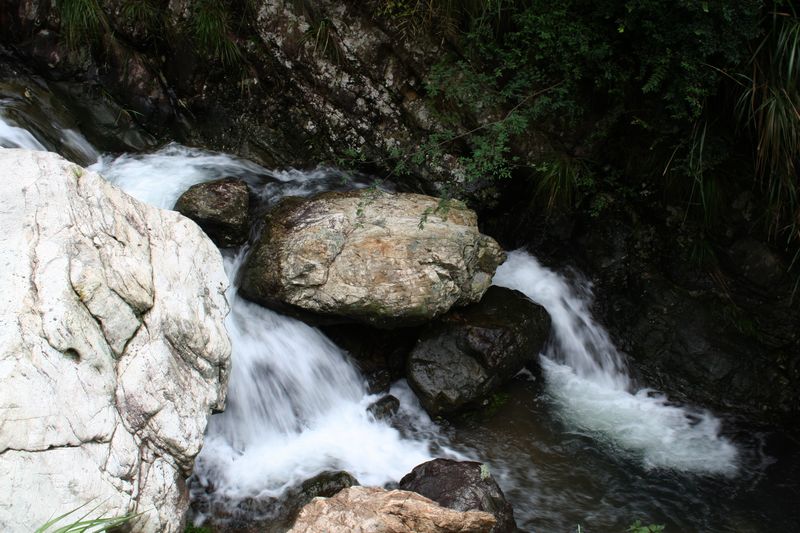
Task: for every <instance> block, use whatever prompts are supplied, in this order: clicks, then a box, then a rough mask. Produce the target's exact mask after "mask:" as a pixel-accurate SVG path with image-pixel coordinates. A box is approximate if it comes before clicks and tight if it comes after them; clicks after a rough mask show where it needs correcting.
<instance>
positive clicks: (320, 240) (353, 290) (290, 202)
mask: <svg viewBox="0 0 800 533" xmlns="http://www.w3.org/2000/svg"><path fill="white" fill-rule="evenodd" d="M504 258H505V253H504V252H503V251H502V250H501V249H500V247H499V246H498V244H497V243H496V242H495V241H494V240H493V239H491V238H490V237H487V236H485V235H482V234H481V233H480V232H479V231H478V228H477V218H476V215H475V213H474V212H473V211H472V210H470V209H467V208H466V207H465V206H464V205H463V204H461V203H460V202H455V201H453V202H450V203H449V205H448V206H447V207H446V208H444V209H443V208H441V206H440V203H439V200H438V199H436V198H433V197H430V196H423V195H418V194H400V193H386V192H381V191H372V190H361V191H353V192H349V193H324V194H321V195H319V196H316V197H314V198H312V199H299V198H287V199H284V200H283V201H281V203H280V204H279V205H278V206H277V207H276V208H275V209H274V210H273V211H271V212H270V213H269V214H268V216H267V219H266V222H265V228H264V232H263V234H262V236H261V239H260V241H259V242H258V244H257V245H256V247H255V249H254V250H253V252H252V253H251V255H250V257H249V258H248V260H247V263H246V265H245V267H244V273H243V275H242V284H241V294H242V295H243V296H244V297H246V298H248V299H251V300H254V301H256V302H259V303H263V304H266V305H268V306H270V305H272V306H278V307H280V308H286V307H290V308H295V309H300V310H302V311H307V312H311V313H314V314H318V315H322V316H324V317H327V318H332V319H335V320H340V321H358V322H363V323H368V324H372V325H375V326H380V327H400V326H408V325H414V324H420V323H423V322H425V321H427V320H429V319H431V318H433V317H435V316H438V315H441V314H442V313H444V312H446V311H447V310H449V309H450V308H451V307H453V306H458V305H466V304H469V303H471V302H475V301H477V300H479V299H480V298H481V296H482V295H483V293H484V292H485V291H486V289H487V288H488V287H489V285H490V284H491V280H492V276H493V275H494V271H495V269H496V268H497V266H498V265H499V264H500V263H501V262H502V261H503V260H504Z"/></svg>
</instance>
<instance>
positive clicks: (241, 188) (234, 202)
mask: <svg viewBox="0 0 800 533" xmlns="http://www.w3.org/2000/svg"><path fill="white" fill-rule="evenodd" d="M248 207H249V190H248V187H247V183H246V182H245V181H244V180H241V179H238V178H223V179H220V180H214V181H210V182H206V183H198V184H197V185H193V186H191V187H189V189H188V190H187V191H186V192H185V193H183V194H182V195H181V196H180V198H178V201H177V202H176V203H175V210H176V211H178V212H179V213H180V214H182V215H183V216H185V217H187V218H190V219H192V220H194V221H195V222H197V224H198V225H199V226H200V228H202V230H203V231H204V232H205V233H206V235H208V236H209V237H211V240H212V241H214V242H215V243H217V245H218V246H222V247H230V246H239V245H241V244H244V243H245V242H246V241H247V237H248V235H249V232H250V216H249V212H248Z"/></svg>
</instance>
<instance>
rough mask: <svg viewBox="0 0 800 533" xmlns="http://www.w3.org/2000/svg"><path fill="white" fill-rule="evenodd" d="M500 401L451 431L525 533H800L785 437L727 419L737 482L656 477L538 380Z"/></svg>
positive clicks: (792, 446) (799, 467)
mask: <svg viewBox="0 0 800 533" xmlns="http://www.w3.org/2000/svg"><path fill="white" fill-rule="evenodd" d="M497 400H499V401H495V402H494V403H495V404H497V405H494V406H493V407H492V406H490V407H488V408H486V409H485V410H483V411H481V412H477V413H473V414H471V415H469V416H464V417H461V418H458V419H456V420H454V421H451V422H450V423H449V427H448V428H447V432H448V433H449V437H450V439H451V440H452V443H453V444H454V445H455V446H456V447H458V448H461V449H462V450H465V451H469V454H470V455H473V456H477V457H480V458H481V460H483V461H486V462H487V463H489V464H490V465H491V468H492V472H493V474H494V475H495V477H496V478H497V479H498V481H499V482H500V484H501V486H502V487H503V490H504V491H505V493H506V496H507V498H508V499H509V500H510V501H511V503H512V504H513V506H514V509H515V516H516V518H517V524H518V526H519V527H521V528H522V529H524V530H527V531H531V532H535V533H551V532H552V533H566V532H575V531H577V527H578V525H580V526H581V531H583V532H586V533H606V532H623V531H625V530H626V529H627V528H628V527H629V526H630V525H631V523H633V522H634V521H635V520H637V519H638V520H641V521H642V523H644V524H663V525H665V526H666V528H665V532H666V533H683V532H709V533H723V532H724V533H729V532H730V533H733V532H736V533H767V532H769V533H776V532H781V533H783V532H787V533H788V532H792V531H800V451H798V446H797V442H794V441H792V440H791V439H790V438H789V437H787V436H785V435H783V434H781V433H780V432H778V431H775V430H770V431H767V430H765V429H763V428H760V429H756V428H754V427H752V426H748V425H746V424H744V423H742V422H739V421H736V420H735V419H733V418H731V417H728V418H725V417H723V427H724V429H723V431H724V432H725V436H726V437H727V438H729V439H730V440H732V441H733V442H735V443H736V445H737V447H738V449H739V454H740V455H739V471H738V473H737V474H736V475H735V476H732V477H724V476H711V475H693V474H685V473H680V472H675V471H670V470H652V469H651V470H647V469H645V468H644V467H643V466H642V465H641V463H639V462H638V461H637V460H636V459H635V458H632V457H630V456H628V455H627V454H625V453H624V452H623V451H622V450H615V449H613V448H611V447H609V446H608V445H606V444H604V443H603V442H602V441H600V440H598V439H597V438H596V437H594V436H588V435H582V434H578V433H575V432H573V431H570V429H569V428H568V427H567V426H566V425H564V424H563V423H561V422H560V421H559V416H558V412H557V411H556V410H555V407H554V406H553V404H552V403H551V402H550V401H549V399H548V397H547V394H546V392H545V391H544V390H543V389H542V387H541V386H540V385H539V383H538V382H531V381H528V380H524V379H517V380H515V381H513V382H512V383H511V384H510V385H509V386H508V387H507V388H506V389H505V391H504V394H503V395H500V396H499V397H498V398H497Z"/></svg>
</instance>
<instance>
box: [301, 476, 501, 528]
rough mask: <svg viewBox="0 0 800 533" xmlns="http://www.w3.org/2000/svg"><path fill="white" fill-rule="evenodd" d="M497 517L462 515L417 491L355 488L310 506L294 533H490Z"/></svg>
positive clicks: (307, 506)
mask: <svg viewBox="0 0 800 533" xmlns="http://www.w3.org/2000/svg"><path fill="white" fill-rule="evenodd" d="M494 523H495V518H494V517H493V516H492V515H491V514H489V513H484V512H480V511H467V512H459V511H454V510H452V509H446V508H444V507H440V506H438V505H436V503H434V502H432V501H431V500H429V499H428V498H425V497H423V496H420V495H419V494H416V493H414V492H406V491H401V490H391V491H387V490H385V489H378V488H371V487H352V488H349V489H345V490H343V491H341V492H340V493H338V494H337V495H336V496H334V497H333V498H327V499H325V498H317V499H315V500H314V501H312V502H311V503H310V504H308V505H306V506H305V507H304V508H303V510H302V511H300V515H299V516H298V518H297V521H296V522H295V524H294V526H293V527H292V529H290V530H289V532H290V533H319V532H321V531H325V532H326V533H345V532H353V531H360V532H362V533H473V532H474V533H486V532H487V531H490V530H491V528H492V526H493V525H494Z"/></svg>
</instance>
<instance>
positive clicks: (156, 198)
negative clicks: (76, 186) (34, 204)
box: [89, 143, 269, 209]
mask: <svg viewBox="0 0 800 533" xmlns="http://www.w3.org/2000/svg"><path fill="white" fill-rule="evenodd" d="M89 169H90V170H94V171H95V172H99V173H100V174H102V175H103V176H104V177H105V178H106V179H107V180H109V181H110V182H112V183H114V184H116V185H117V186H118V187H120V188H121V189H122V190H124V191H125V192H127V193H128V194H130V195H131V196H133V197H134V198H136V199H137V200H141V201H142V202H145V203H147V204H150V205H154V206H157V207H161V208H163V209H172V207H173V206H174V205H175V202H176V201H177V200H178V198H179V197H180V195H181V194H183V193H184V192H185V191H186V189H188V188H189V187H191V186H192V185H195V184H197V183H204V182H206V181H213V180H216V179H220V178H223V177H229V176H232V177H244V176H249V175H253V174H256V175H263V174H269V172H268V171H267V170H266V169H265V168H263V167H261V166H259V165H257V164H255V163H253V162H251V161H247V160H246V159H239V158H237V157H234V156H230V155H227V154H220V153H216V152H209V151H207V150H201V149H199V148H189V147H187V146H182V145H180V144H176V143H172V144H168V145H166V146H165V147H163V148H161V149H160V150H157V151H155V152H152V153H145V154H123V155H121V156H117V157H114V156H110V155H105V156H103V157H101V158H100V160H99V161H98V162H97V163H95V164H94V165H92V166H90V167H89Z"/></svg>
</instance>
